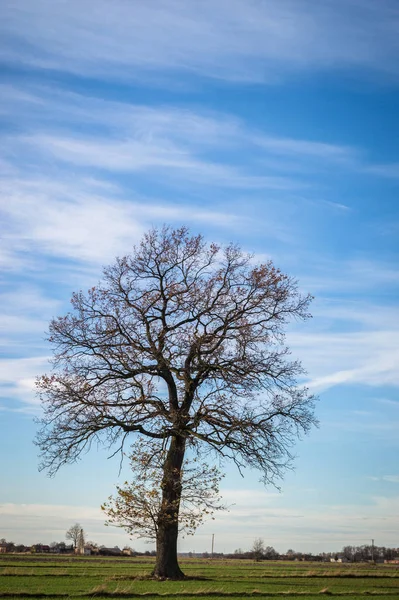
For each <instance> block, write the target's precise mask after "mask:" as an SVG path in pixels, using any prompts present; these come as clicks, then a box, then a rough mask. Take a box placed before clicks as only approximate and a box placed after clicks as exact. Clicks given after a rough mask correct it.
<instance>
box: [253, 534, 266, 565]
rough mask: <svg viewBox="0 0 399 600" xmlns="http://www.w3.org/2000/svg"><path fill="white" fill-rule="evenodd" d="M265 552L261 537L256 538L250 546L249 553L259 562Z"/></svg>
mask: <svg viewBox="0 0 399 600" xmlns="http://www.w3.org/2000/svg"><path fill="white" fill-rule="evenodd" d="M264 553H265V545H264V542H263V540H262V538H256V539H255V540H254V543H253V546H252V548H251V554H252V556H253V558H254V559H255V560H256V562H259V561H260V560H261V559H262V558H263V555H264Z"/></svg>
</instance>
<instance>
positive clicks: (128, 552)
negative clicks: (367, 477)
mask: <svg viewBox="0 0 399 600" xmlns="http://www.w3.org/2000/svg"><path fill="white" fill-rule="evenodd" d="M85 550H87V552H85V554H91V555H99V556H148V557H150V556H155V550H147V551H145V552H140V551H137V550H134V549H133V548H131V547H129V546H125V547H124V548H123V549H122V550H121V549H120V548H119V547H118V546H115V547H113V548H107V547H106V546H99V545H97V544H96V543H95V542H88V543H87V544H86V546H85ZM1 553H3V554H4V553H31V554H73V553H75V549H74V546H73V544H70V545H69V544H66V543H65V542H52V543H51V544H49V545H47V544H42V543H39V544H33V545H31V546H26V545H24V544H14V542H8V541H6V540H5V539H4V538H3V539H1V540H0V554H1ZM181 555H182V556H187V557H188V558H205V559H210V558H224V559H248V560H256V561H261V560H262V561H263V560H293V561H295V560H296V561H298V560H301V561H320V562H365V561H376V562H382V561H395V562H396V561H399V548H387V547H385V546H374V545H372V544H369V545H367V544H365V545H363V546H344V547H343V548H342V550H341V551H340V552H320V553H319V554H313V553H311V552H297V551H295V550H292V549H289V550H287V552H285V553H279V552H277V550H275V549H274V548H273V546H264V544H263V541H262V540H260V539H258V540H255V542H254V545H253V547H252V549H251V550H247V551H246V550H242V549H241V548H238V549H237V550H234V552H233V553H227V554H225V553H223V552H215V553H213V554H211V553H210V552H203V553H194V552H187V553H182V554H181Z"/></svg>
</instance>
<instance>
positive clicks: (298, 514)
mask: <svg viewBox="0 0 399 600" xmlns="http://www.w3.org/2000/svg"><path fill="white" fill-rule="evenodd" d="M316 498H317V496H315V502H311V503H309V505H307V506H306V507H303V506H302V507H301V509H300V510H298V509H296V508H295V507H294V508H287V507H285V506H283V505H282V495H281V494H268V493H267V492H264V491H259V490H249V489H245V488H242V489H240V490H226V491H225V492H224V499H225V500H226V499H228V500H230V499H231V500H233V501H234V500H235V502H236V503H235V504H234V505H233V506H231V507H230V510H229V512H221V513H217V514H216V519H215V520H214V521H208V522H207V523H206V524H205V525H204V526H203V527H201V528H200V529H199V530H198V532H197V533H196V535H195V536H194V538H191V537H189V538H186V539H183V538H182V539H181V540H180V543H179V545H180V549H181V550H182V551H184V550H186V551H187V550H192V549H195V550H196V551H197V552H203V551H205V550H207V549H208V544H209V540H210V539H211V535H212V533H215V540H216V550H217V551H224V552H232V551H233V550H234V549H235V548H238V547H241V548H243V549H249V548H250V547H251V546H252V543H253V540H254V538H256V537H263V538H264V539H265V541H266V542H267V544H268V545H273V546H274V547H275V548H276V549H277V550H278V551H280V552H284V551H286V550H287V548H288V547H294V548H295V549H296V550H311V551H314V552H319V551H328V550H333V551H334V550H340V549H341V548H342V546H344V545H346V544H354V545H361V544H364V543H365V540H367V539H369V538H371V533H370V532H372V535H373V537H374V538H376V539H378V545H386V546H391V547H392V546H395V545H396V538H395V531H397V528H398V526H399V514H398V502H399V497H398V496H397V497H385V496H373V497H370V498H365V499H364V501H365V502H364V504H347V505H328V504H324V505H320V504H318V503H317V501H316ZM76 521H78V522H79V523H81V524H82V526H83V528H84V529H85V531H86V532H87V535H88V536H89V537H90V538H92V539H94V541H97V542H98V543H100V544H101V543H104V544H106V545H114V544H120V545H123V544H126V543H127V542H128V536H127V535H126V534H124V533H123V532H121V531H120V530H117V529H115V528H109V529H106V528H104V525H103V523H104V515H103V513H102V512H101V510H100V509H99V508H95V507H92V506H85V505H80V506H70V505H53V504H47V505H46V504H13V503H8V504H0V529H1V530H2V531H3V532H4V534H5V536H6V537H7V538H8V539H13V540H14V541H16V542H25V543H35V542H38V541H42V542H43V543H49V542H51V541H54V540H60V539H64V537H65V532H66V530H67V528H68V527H69V526H70V525H71V524H72V523H74V522H76ZM38 536H39V537H38ZM130 543H131V544H133V545H134V546H135V547H138V548H143V549H146V545H145V544H144V543H143V542H136V541H133V542H130ZM147 548H148V547H147Z"/></svg>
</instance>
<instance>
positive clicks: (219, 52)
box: [3, 0, 398, 82]
mask: <svg viewBox="0 0 399 600" xmlns="http://www.w3.org/2000/svg"><path fill="white" fill-rule="evenodd" d="M397 31H398V15H397V11H396V4H395V2H394V0H384V1H382V2H379V3H375V2H371V1H370V0H363V1H362V2H359V1H358V0H350V1H346V2H344V1H343V0H339V1H338V2H323V3H320V2H316V1H315V0H301V1H299V2H293V1H292V0H279V1H278V2H277V0H270V1H269V2H267V3H261V2H258V1H256V0H249V1H244V0H230V1H229V2H227V1H226V0H219V1H218V2H216V3H215V2H212V1H211V0H204V1H203V2H201V3H200V4H198V3H195V2H193V1H192V0H189V1H187V0H185V1H183V0H156V1H155V2H151V3H140V2H139V3H129V2H125V1H124V0H117V1H116V2H114V3H113V5H112V10H111V8H110V6H109V3H108V2H106V0H95V1H94V0H88V2H86V4H85V10H84V11H82V10H81V5H80V4H79V3H78V2H77V0H73V1H71V2H67V3H65V2H61V1H60V0H55V1H54V0H52V1H50V0H37V1H36V2H34V3H32V2H30V1H29V0H20V1H19V2H18V3H11V2H9V3H7V5H6V6H5V7H4V8H3V38H4V40H5V42H6V43H7V46H6V48H5V50H3V53H4V56H5V58H6V59H7V60H8V61H10V62H13V63H20V62H22V63H24V64H30V65H35V66H37V67H42V68H51V69H63V70H66V71H71V72H75V73H81V74H90V75H91V76H93V75H94V76H96V75H100V74H101V75H104V74H105V75H106V76H107V77H113V78H119V79H128V80H131V79H132V78H138V77H143V73H147V74H148V73H158V72H159V70H161V69H162V70H163V71H164V72H165V70H169V71H170V72H172V73H173V72H175V71H176V70H178V71H180V72H184V73H195V74H197V75H202V76H207V77H216V78H222V79H227V80H238V81H240V80H241V81H266V82H275V81H280V80H281V79H282V78H283V77H284V75H285V74H287V73H291V72H292V71H293V70H307V69H334V68H337V67H338V68H339V67H360V68H366V69H373V70H377V71H381V72H385V73H388V74H390V75H397V73H398V71H397V56H398V46H397ZM22 41H23V42H24V43H21V42H22ZM26 47H28V48H29V53H28V52H27V51H26V50H25V48H26Z"/></svg>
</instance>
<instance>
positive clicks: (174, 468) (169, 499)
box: [153, 437, 186, 579]
mask: <svg viewBox="0 0 399 600" xmlns="http://www.w3.org/2000/svg"><path fill="white" fill-rule="evenodd" d="M185 445H186V441H185V439H184V438H183V437H173V438H172V440H171V443H170V446H169V450H168V454H167V457H166V460H165V464H164V475H163V480H162V506H161V510H160V513H159V516H158V523H157V526H158V528H157V557H156V561H155V567H154V571H153V575H154V576H155V577H162V578H168V579H183V578H184V573H183V571H182V570H181V569H180V567H179V563H178V561H177V537H178V533H179V508H180V498H181V467H182V464H183V460H184V452H185Z"/></svg>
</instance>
